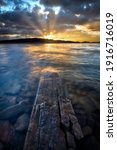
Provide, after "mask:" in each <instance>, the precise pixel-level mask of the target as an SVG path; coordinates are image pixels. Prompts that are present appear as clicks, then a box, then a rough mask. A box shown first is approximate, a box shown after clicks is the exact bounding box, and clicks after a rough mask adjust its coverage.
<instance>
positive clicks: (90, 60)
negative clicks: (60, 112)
mask: <svg viewBox="0 0 117 150" xmlns="http://www.w3.org/2000/svg"><path fill="white" fill-rule="evenodd" d="M46 71H50V72H51V71H56V72H58V73H59V74H60V76H61V77H62V79H63V81H64V83H65V84H66V87H67V89H68V93H69V94H68V98H69V99H71V101H72V105H73V107H74V110H75V113H76V115H77V118H78V120H79V122H80V125H81V127H82V130H83V133H84V135H86V136H87V135H88V136H89V135H90V136H93V137H94V138H95V140H94V139H93V140H92V141H95V143H96V142H98V143H99V130H100V129H99V128H100V123H99V120H100V116H99V114H100V45H99V44H89V43H87V44H86V43H84V44H80V43H79V44H6V45H4V44H1V45H0V111H3V110H5V109H7V108H9V107H10V106H15V105H17V104H18V103H19V102H20V101H23V100H30V103H31V104H33V102H34V98H35V94H36V90H37V86H38V83H39V78H40V75H41V73H43V72H46ZM27 110H28V108H27ZM30 112H31V111H27V112H25V113H27V114H28V115H29V116H30ZM14 113H16V114H17V111H16V112H14ZM5 115H6V116H7V114H5ZM5 115H3V116H2V114H0V117H3V118H4V116H5ZM20 115H22V114H17V115H16V116H14V115H13V116H14V117H12V116H10V117H9V118H12V119H9V120H10V123H11V125H12V126H14V127H16V122H17V119H18V117H19V116H20ZM7 118H8V116H7V117H6V120H8V119H7ZM4 119H5V118H4Z"/></svg>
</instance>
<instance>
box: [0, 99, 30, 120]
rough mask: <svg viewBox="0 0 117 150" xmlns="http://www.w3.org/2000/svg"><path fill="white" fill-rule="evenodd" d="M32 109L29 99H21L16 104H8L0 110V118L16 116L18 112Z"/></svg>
mask: <svg viewBox="0 0 117 150" xmlns="http://www.w3.org/2000/svg"><path fill="white" fill-rule="evenodd" d="M31 109H32V104H31V103H30V102H29V101H25V100H24V101H22V102H20V103H18V104H16V105H13V106H10V107H8V108H6V109H4V110H3V111H1V112H0V120H4V119H9V118H11V117H14V116H17V115H18V114H20V113H24V112H28V111H30V110H31Z"/></svg>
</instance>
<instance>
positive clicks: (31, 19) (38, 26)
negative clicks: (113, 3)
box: [0, 0, 100, 42]
mask: <svg viewBox="0 0 117 150" xmlns="http://www.w3.org/2000/svg"><path fill="white" fill-rule="evenodd" d="M99 12H100V1H99V0H95V1H94V0H83V1H81V0H62V1H61V0H53V1H52V0H0V40H1V39H9V38H10V39H12V38H29V37H36V38H47V39H55V40H56V39H57V40H58V39H62V40H71V41H90V42H97V41H99V31H100V29H99V27H100V23H99V22H100V14H99Z"/></svg>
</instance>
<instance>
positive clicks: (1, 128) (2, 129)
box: [0, 121, 15, 144]
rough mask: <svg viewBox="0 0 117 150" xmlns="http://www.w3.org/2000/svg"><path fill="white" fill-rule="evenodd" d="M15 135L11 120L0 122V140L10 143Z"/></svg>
mask: <svg viewBox="0 0 117 150" xmlns="http://www.w3.org/2000/svg"><path fill="white" fill-rule="evenodd" d="M14 135H15V130H14V128H13V126H12V125H11V124H10V123H9V121H1V122H0V141H2V142H4V143H6V144H7V143H9V142H10V141H11V140H12V139H13V137H14Z"/></svg>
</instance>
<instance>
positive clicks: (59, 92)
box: [24, 73, 83, 150]
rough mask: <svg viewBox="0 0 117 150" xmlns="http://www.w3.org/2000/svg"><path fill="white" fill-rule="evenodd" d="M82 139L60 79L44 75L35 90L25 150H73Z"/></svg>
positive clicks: (49, 74) (54, 74) (52, 75)
mask: <svg viewBox="0 0 117 150" xmlns="http://www.w3.org/2000/svg"><path fill="white" fill-rule="evenodd" d="M82 137H83V134H82V131H81V128H80V125H79V123H78V120H77V118H76V117H75V113H74V110H73V107H72V104H71V102H70V100H68V99H66V92H65V88H64V85H63V83H62V80H61V78H60V76H59V75H58V74H57V73H45V74H43V75H42V76H41V78H40V82H39V87H38V90H37V94H36V98H35V102H34V106H33V110H32V114H31V119H30V123H29V128H28V132H27V136H26V140H25V145H24V150H48V149H51V150H60V149H61V150H67V149H73V150H75V149H76V144H75V139H77V140H79V139H81V138H82Z"/></svg>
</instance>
